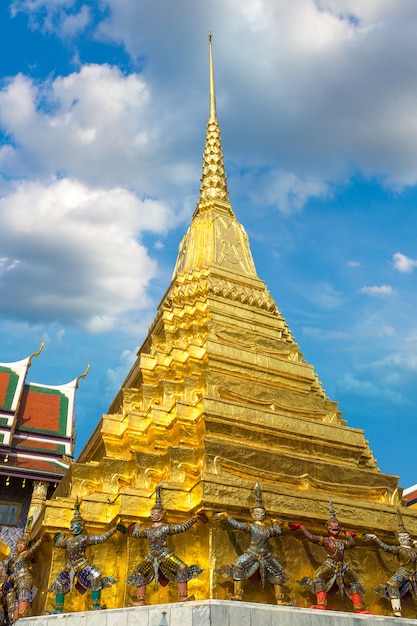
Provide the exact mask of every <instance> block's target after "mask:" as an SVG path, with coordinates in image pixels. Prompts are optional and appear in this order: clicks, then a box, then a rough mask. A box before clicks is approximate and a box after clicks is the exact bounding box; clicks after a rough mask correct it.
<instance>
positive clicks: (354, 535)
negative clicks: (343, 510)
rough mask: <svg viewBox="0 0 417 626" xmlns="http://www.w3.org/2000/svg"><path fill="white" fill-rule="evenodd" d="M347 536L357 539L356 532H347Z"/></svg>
mask: <svg viewBox="0 0 417 626" xmlns="http://www.w3.org/2000/svg"><path fill="white" fill-rule="evenodd" d="M345 535H346V536H347V537H356V533H355V531H354V530H345Z"/></svg>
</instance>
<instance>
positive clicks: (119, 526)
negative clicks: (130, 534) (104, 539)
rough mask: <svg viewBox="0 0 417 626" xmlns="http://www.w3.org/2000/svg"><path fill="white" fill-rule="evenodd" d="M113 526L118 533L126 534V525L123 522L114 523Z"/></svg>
mask: <svg viewBox="0 0 417 626" xmlns="http://www.w3.org/2000/svg"><path fill="white" fill-rule="evenodd" d="M115 528H116V530H118V531H119V533H123V535H125V534H126V526H125V525H124V524H116V526H115Z"/></svg>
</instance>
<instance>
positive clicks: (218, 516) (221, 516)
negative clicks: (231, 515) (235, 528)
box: [213, 511, 228, 522]
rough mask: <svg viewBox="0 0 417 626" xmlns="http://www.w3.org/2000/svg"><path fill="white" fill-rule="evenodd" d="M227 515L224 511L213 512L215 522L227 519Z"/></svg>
mask: <svg viewBox="0 0 417 626" xmlns="http://www.w3.org/2000/svg"><path fill="white" fill-rule="evenodd" d="M227 517H228V515H227V513H226V512H225V511H222V512H221V513H215V514H214V515H213V520H214V521H215V522H222V521H223V520H225V519H227Z"/></svg>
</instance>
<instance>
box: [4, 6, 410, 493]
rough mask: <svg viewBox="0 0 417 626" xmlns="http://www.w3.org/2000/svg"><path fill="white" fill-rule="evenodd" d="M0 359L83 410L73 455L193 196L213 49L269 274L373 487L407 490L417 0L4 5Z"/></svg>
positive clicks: (233, 181)
mask: <svg viewBox="0 0 417 626" xmlns="http://www.w3.org/2000/svg"><path fill="white" fill-rule="evenodd" d="M0 29H1V32H0V42H1V44H0V45H1V52H2V54H1V66H0V68H1V70H0V71H1V82H0V345H1V355H0V360H1V361H3V362H11V361H17V360H20V359H22V358H24V357H26V356H28V355H29V354H30V353H32V352H35V351H36V350H37V348H38V347H39V344H40V341H41V339H43V340H44V341H45V349H44V351H43V353H42V354H41V356H40V357H39V358H37V359H35V360H34V361H33V364H32V367H31V370H30V380H31V381H33V382H38V383H49V384H54V385H57V384H61V383H66V382H68V381H70V380H72V379H74V378H75V377H76V376H78V375H79V374H80V373H82V372H83V371H84V369H85V367H86V363H87V361H90V362H91V371H90V373H89V374H88V376H87V378H86V379H85V380H83V381H81V383H80V388H79V390H78V394H77V406H76V413H77V432H78V439H77V447H76V451H77V453H79V452H80V450H81V448H82V446H83V445H84V444H85V442H86V441H87V439H88V437H89V435H90V434H91V433H92V431H93V429H94V427H95V425H96V423H97V421H98V420H99V418H100V417H101V414H102V413H104V412H106V410H107V408H108V406H109V404H110V402H111V400H112V399H113V397H114V395H115V394H116V392H117V390H118V388H119V386H120V384H121V382H122V381H123V378H124V376H125V374H126V373H127V371H128V369H129V368H130V365H131V363H132V362H133V360H134V358H135V354H136V351H137V349H138V347H139V346H140V345H141V343H142V341H143V339H144V338H145V336H146V332H147V329H148V327H149V325H150V324H151V322H152V320H153V317H154V314H155V310H156V307H157V305H158V304H159V301H160V299H161V297H162V296H163V294H164V292H165V290H166V288H167V286H168V284H169V281H170V278H171V274H172V270H173V267H174V263H175V259H176V254H177V249H178V244H179V241H180V240H181V238H182V236H183V234H184V232H185V230H186V228H187V227H188V224H189V222H190V219H191V215H192V212H193V210H194V208H195V205H196V202H197V199H198V189H199V178H200V175H201V162H202V152H203V145H204V138H205V126H206V121H207V117H208V44H207V33H208V31H209V30H212V31H213V44H214V61H215V74H216V93H217V112H218V118H219V122H220V127H221V132H222V141H223V149H224V153H225V162H226V170H227V174H228V184H229V191H230V198H231V201H232V205H233V207H234V210H235V212H236V214H237V217H238V219H239V221H241V222H242V224H243V225H244V226H245V228H246V230H247V232H248V234H249V238H250V242H251V247H252V252H253V256H254V259H255V263H256V266H257V271H258V275H259V276H260V278H262V279H263V280H264V281H265V282H266V284H267V286H268V288H269V290H270V291H271V293H272V296H273V297H274V299H275V301H276V302H277V305H278V307H279V309H280V310H281V312H282V314H283V315H284V317H285V318H286V320H287V322H288V324H289V326H290V328H291V330H292V332H293V334H294V336H295V339H296V341H297V342H298V343H299V344H300V346H301V350H302V352H303V353H304V355H305V358H306V360H307V361H308V362H310V363H312V364H313V365H314V366H315V369H316V371H317V373H318V376H319V378H320V380H321V381H322V383H323V386H324V388H325V389H326V391H327V394H328V395H329V397H330V398H331V399H332V400H336V401H337V402H339V407H340V409H341V410H342V411H343V414H344V418H345V419H346V420H347V423H348V425H349V426H352V427H356V428H363V429H364V430H365V435H366V437H367V439H369V441H370V445H371V449H372V450H373V452H374V455H375V457H376V458H377V461H378V465H379V467H380V469H381V470H382V471H383V472H386V473H390V474H394V475H398V476H399V477H400V485H401V486H402V487H408V486H410V485H412V484H414V483H416V482H417V473H416V470H415V468H414V463H413V458H414V455H415V450H414V447H415V444H416V441H417V420H416V419H415V416H416V414H417V384H416V383H417V315H416V313H417V293H416V276H417V249H416V232H417V212H416V203H417V64H416V62H415V59H416V58H417V38H416V37H415V33H416V32H417V4H416V3H415V1H414V0H403V1H402V2H398V0H367V2H363V0H316V1H312V0H298V1H297V2H289V1H288V0H275V1H274V2H270V1H269V0H239V1H238V0H212V1H211V2H209V3H208V2H207V3H198V2H195V1H193V0H177V1H176V2H167V1H166V0H164V1H162V0H123V1H122V0H100V1H97V2H94V1H90V2H82V1H78V0H14V1H13V2H10V1H9V0H7V1H6V0H4V1H3V2H2V3H1V4H0Z"/></svg>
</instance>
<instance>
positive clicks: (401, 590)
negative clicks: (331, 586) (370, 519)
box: [364, 512, 417, 617]
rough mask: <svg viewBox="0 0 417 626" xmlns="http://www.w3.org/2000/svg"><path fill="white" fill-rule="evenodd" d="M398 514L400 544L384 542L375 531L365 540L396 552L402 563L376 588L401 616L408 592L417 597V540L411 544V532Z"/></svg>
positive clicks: (389, 551) (385, 549)
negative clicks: (402, 599) (402, 603)
mask: <svg viewBox="0 0 417 626" xmlns="http://www.w3.org/2000/svg"><path fill="white" fill-rule="evenodd" d="M398 516H399V521H400V524H399V530H398V531H397V539H398V545H390V544H387V543H384V542H383V541H381V540H380V539H378V537H377V536H376V535H375V534H374V533H369V534H366V535H364V539H365V541H373V542H374V543H376V545H377V546H378V547H379V548H381V549H382V550H384V552H388V553H389V554H395V556H396V557H397V559H398V561H399V563H400V565H399V567H398V569H397V570H396V571H395V572H394V574H392V576H391V577H390V578H389V579H388V580H387V581H386V582H385V583H382V584H379V585H378V586H377V587H376V589H375V591H376V593H377V594H379V595H380V596H382V597H383V598H388V599H389V600H390V602H391V607H392V613H393V615H394V616H395V617H401V598H402V597H403V596H405V594H406V593H407V592H410V594H411V595H412V596H413V597H414V598H417V547H416V543H417V542H413V545H411V537H410V533H409V532H408V531H407V529H406V528H405V526H404V523H403V521H402V519H401V516H400V513H399V512H398Z"/></svg>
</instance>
